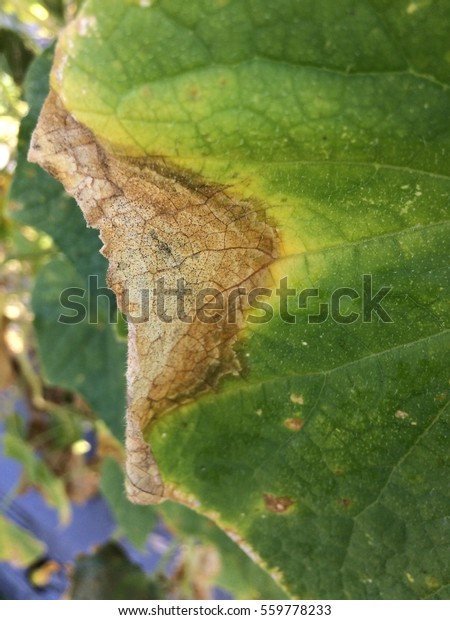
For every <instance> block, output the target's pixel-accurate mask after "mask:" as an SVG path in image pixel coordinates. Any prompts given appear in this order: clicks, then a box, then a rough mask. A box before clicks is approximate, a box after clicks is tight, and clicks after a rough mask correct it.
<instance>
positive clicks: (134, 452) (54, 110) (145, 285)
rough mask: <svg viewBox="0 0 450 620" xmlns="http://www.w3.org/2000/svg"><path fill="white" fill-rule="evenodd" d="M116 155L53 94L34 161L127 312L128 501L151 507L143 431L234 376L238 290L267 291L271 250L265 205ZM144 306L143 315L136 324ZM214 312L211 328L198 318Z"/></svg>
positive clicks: (154, 478) (154, 487) (154, 491)
mask: <svg viewBox="0 0 450 620" xmlns="http://www.w3.org/2000/svg"><path fill="white" fill-rule="evenodd" d="M116 150H117V149H114V148H112V146H111V145H105V144H100V143H99V142H98V141H97V140H96V138H95V136H94V135H93V133H92V132H91V131H90V130H89V129H88V128H87V127H85V126H83V125H81V124H80V123H78V122H77V120H76V119H75V118H74V117H73V116H72V115H71V114H69V112H68V111H67V110H66V109H65V108H64V105H63V104H62V102H61V100H60V99H59V98H58V96H57V95H56V94H55V93H54V92H51V93H50V95H49V97H48V99H47V101H46V103H45V105H44V107H43V110H42V113H41V116H40V119H39V122H38V125H37V127H36V130H35V132H34V135H33V139H32V144H31V148H30V153H29V158H30V160H31V161H34V162H37V163H39V164H40V165H41V166H43V167H44V168H46V169H47V170H48V171H49V172H50V173H51V174H52V175H53V176H55V177H56V178H58V179H59V180H60V181H61V182H62V183H63V185H64V187H65V188H66V190H67V191H68V192H69V193H70V194H72V195H73V196H74V197H75V198H76V200H77V202H78V204H79V205H80V207H81V209H82V211H83V213H84V216H85V219H86V222H87V223H88V225H89V226H92V227H95V228H98V229H99V231H100V238H101V240H102V241H103V244H104V245H103V248H102V253H103V254H104V255H105V256H106V257H107V259H108V261H109V270H108V285H109V286H110V287H111V288H112V289H113V290H114V292H115V293H116V295H117V299H118V304H119V307H120V308H121V310H122V311H123V312H124V313H125V314H127V313H128V314H129V315H130V322H129V345H128V371H127V381H128V409H127V441H126V447H127V480H128V481H127V489H128V494H129V497H130V499H132V501H135V502H138V503H153V502H157V501H160V500H161V499H162V498H164V497H165V494H164V484H163V481H162V478H161V475H160V472H159V469H158V467H157V465H156V463H155V460H154V458H153V455H152V453H151V449H150V447H149V445H148V443H147V442H146V441H145V439H144V436H143V433H144V432H145V429H146V428H147V427H148V426H149V424H151V423H153V422H154V421H155V420H156V419H157V418H158V417H159V416H161V415H164V414H166V413H167V412H169V411H170V410H172V409H173V408H174V407H176V406H178V405H179V404H181V403H184V402H187V401H189V400H191V399H192V398H194V397H195V396H197V395H198V394H199V393H201V392H204V391H206V390H208V389H211V388H213V387H214V386H215V385H217V382H218V380H219V379H220V377H222V376H223V375H224V374H228V373H235V374H237V373H239V370H240V366H239V362H238V359H237V357H236V354H235V352H234V349H233V345H234V343H235V341H236V338H237V336H238V333H239V332H240V330H242V328H243V325H244V316H245V311H246V295H245V293H241V292H240V291H241V290H242V291H246V292H248V291H249V290H251V289H252V288H255V287H258V286H262V285H267V284H268V283H269V284H270V281H269V276H268V266H269V265H270V263H271V262H272V261H273V260H274V259H275V258H276V256H277V245H278V241H277V235H276V232H275V229H274V227H273V226H271V225H270V224H269V223H268V222H267V221H266V219H265V215H264V213H265V212H264V209H263V208H262V207H261V206H257V205H255V204H252V203H251V202H250V201H243V200H239V199H236V198H235V197H233V196H231V195H229V194H228V193H227V188H225V187H223V186H218V185H213V184H210V183H206V182H205V181H204V180H203V179H199V178H198V177H196V176H195V175H192V174H190V173H189V172H188V171H179V170H177V169H175V168H173V167H172V168H171V167H170V166H169V165H167V162H164V161H163V160H162V159H161V158H152V157H150V156H149V157H146V158H130V157H124V156H121V155H118V154H117V153H116V152H115V151H116ZM158 281H159V282H161V281H163V285H164V287H165V288H164V290H167V291H172V293H171V294H168V295H166V296H163V297H164V299H163V301H164V313H165V315H164V316H166V317H172V320H171V321H166V320H162V319H161V316H160V308H158V299H157V295H155V294H154V293H155V291H156V290H157V289H158V286H159V285H158ZM180 281H182V282H183V283H184V286H185V287H186V289H188V290H189V291H191V293H190V294H189V295H186V296H185V298H184V301H183V316H184V317H187V318H188V319H189V320H180V318H179V305H177V304H179V296H177V295H176V294H173V291H176V290H177V286H179V284H178V283H179V282H180ZM207 289H212V290H214V291H217V294H216V297H219V296H221V304H220V305H221V308H220V312H219V313H218V312H217V311H215V312H210V313H209V314H208V312H207V311H205V308H204V307H201V306H200V307H199V306H198V295H199V293H200V292H201V291H204V290H207ZM145 291H147V293H148V294H147V295H145ZM143 292H144V297H143ZM212 297H214V295H213V296H212ZM144 298H145V300H146V301H147V302H148V308H146V310H147V314H145V315H143V316H144V320H141V321H139V320H134V318H135V317H136V311H139V310H142V306H143V299H144ZM208 300H209V301H210V298H208V297H205V303H206V302H207V301H208ZM230 300H232V303H233V307H230V304H231V301H230ZM218 314H219V315H220V316H219V318H218V319H217V315H218ZM211 315H213V316H215V318H216V319H217V320H214V321H210V320H205V316H206V317H207V318H208V317H210V316H211ZM230 317H232V320H230Z"/></svg>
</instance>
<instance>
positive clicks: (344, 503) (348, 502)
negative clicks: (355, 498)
mask: <svg viewBox="0 0 450 620" xmlns="http://www.w3.org/2000/svg"><path fill="white" fill-rule="evenodd" d="M352 504H353V502H352V500H351V499H348V498H346V497H345V498H344V499H341V505H342V507H343V508H349V507H350V506H351V505H352Z"/></svg>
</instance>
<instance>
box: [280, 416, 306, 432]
mask: <svg viewBox="0 0 450 620" xmlns="http://www.w3.org/2000/svg"><path fill="white" fill-rule="evenodd" d="M283 426H285V427H286V428H287V429H289V430H290V431H292V432H293V433H297V432H298V431H299V430H301V428H302V427H303V420H302V419H301V418H287V419H286V420H285V421H284V422H283Z"/></svg>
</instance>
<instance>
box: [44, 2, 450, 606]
mask: <svg viewBox="0 0 450 620" xmlns="http://www.w3.org/2000/svg"><path fill="white" fill-rule="evenodd" d="M147 4H150V3H142V2H141V3H140V2H138V1H137V0H136V1H132V0H127V1H125V0H123V1H122V2H117V3H114V5H113V6H108V7H106V6H105V3H104V2H102V1H101V0H91V1H89V2H87V3H86V5H85V8H84V11H83V12H82V13H81V15H80V17H79V18H78V20H77V21H75V22H74V23H73V24H72V25H71V26H70V27H69V28H68V29H67V30H66V31H65V33H64V34H63V36H62V38H61V40H60V44H59V48H58V53H57V56H56V64H55V68H54V71H53V74H52V75H53V77H52V84H53V87H54V89H55V90H56V91H57V92H58V93H59V95H60V97H61V98H62V100H63V102H64V105H65V106H66V108H67V109H68V110H69V112H71V113H72V114H74V115H75V116H76V118H77V120H78V121H79V122H81V123H83V124H84V125H86V126H87V127H88V128H89V129H90V130H91V131H92V132H93V133H94V134H95V136H96V138H97V140H98V141H99V142H100V143H101V144H102V145H103V146H104V147H105V148H107V149H108V150H109V151H110V152H113V153H116V154H120V155H122V156H123V155H132V156H149V157H150V158H152V157H153V158H157V161H158V162H162V164H161V165H162V166H165V165H167V166H168V168H169V170H170V169H173V168H174V167H176V168H178V169H180V168H181V170H182V172H183V174H184V175H185V176H186V178H188V179H190V183H191V184H192V183H195V179H197V178H198V177H199V176H201V177H202V178H203V179H204V180H205V182H207V183H209V184H220V185H222V186H223V185H225V186H227V189H226V191H227V195H229V196H231V197H232V198H234V199H239V200H247V201H250V202H251V203H252V204H257V205H260V209H261V210H264V212H265V217H266V220H267V221H268V222H269V223H270V224H272V225H273V226H274V227H275V228H276V229H277V231H278V235H279V257H278V258H277V260H275V261H274V262H273V263H272V264H271V266H270V275H271V279H270V282H268V286H270V287H271V288H272V302H273V304H274V317H273V319H272V320H270V321H268V322H264V323H262V322H260V323H254V322H253V323H247V325H246V328H245V331H244V333H243V335H242V338H241V339H240V341H239V345H238V347H237V349H238V352H239V356H240V359H241V365H242V366H243V368H244V371H243V372H242V374H241V377H240V378H229V379H227V380H225V381H223V382H222V384H221V386H220V389H219V391H218V393H217V394H205V395H202V396H200V397H198V398H197V399H196V401H195V402H193V403H191V404H188V405H185V406H182V407H178V408H176V409H175V410H172V411H170V413H168V414H166V415H163V416H160V417H159V418H157V419H156V420H154V421H153V422H152V424H151V426H150V428H149V429H148V438H149V441H150V443H151V446H152V449H153V452H154V454H155V457H156V460H157V463H158V465H159V467H160V469H161V473H162V476H163V479H164V482H165V483H166V485H168V486H169V487H170V488H172V489H175V490H176V492H177V493H178V497H181V498H183V499H184V501H185V502H186V503H188V504H191V505H195V506H197V509H198V510H199V511H201V512H203V513H204V514H207V515H210V516H211V517H212V518H213V519H214V521H215V522H216V523H217V524H219V525H220V526H221V527H223V528H224V529H226V530H227V531H228V532H230V533H232V534H233V535H234V537H235V538H237V539H239V540H242V541H245V544H247V545H250V547H251V548H252V549H253V551H254V552H255V553H256V554H257V556H259V558H260V561H261V563H262V564H263V565H264V566H266V567H267V568H268V570H269V571H270V572H271V573H272V574H273V575H275V576H276V577H277V578H278V579H279V580H280V582H281V583H283V585H284V586H285V587H286V588H287V590H288V591H289V592H290V593H291V595H292V596H295V597H301V598H366V599H372V598H373V599H379V598H381V599H390V598H440V597H445V596H446V595H447V594H448V584H449V580H450V574H449V566H448V562H447V560H446V558H447V557H448V552H449V545H450V535H449V528H448V515H449V512H450V495H449V487H448V470H449V457H448V449H446V446H447V445H448V436H449V417H448V407H447V405H446V403H447V399H448V376H447V375H448V373H447V366H448V364H446V363H445V362H444V360H445V359H446V357H445V356H446V353H447V350H448V349H447V347H448V332H446V331H445V326H446V322H445V321H446V317H447V316H448V315H447V306H446V304H445V301H446V300H445V298H444V290H443V283H444V282H445V281H446V278H448V271H447V269H448V267H447V263H448V259H447V257H448V239H449V238H450V235H449V232H448V222H447V209H448V203H449V197H450V177H449V168H450V160H449V157H448V152H449V148H450V133H449V131H448V129H449V125H448V119H449V112H450V89H449V82H450V80H449V78H450V63H449V52H448V36H447V32H446V28H445V24H446V23H447V22H448V20H449V19H450V7H449V5H448V3H447V2H445V1H440V2H434V3H410V2H409V1H406V0H405V1H404V0H399V1H398V2H394V3H393V2H388V1H387V0H371V2H369V1H368V0H364V1H361V0H344V1H342V2H339V3H336V2H334V1H332V0H304V1H303V2H292V0H283V1H280V2H277V3H276V5H275V4H274V3H273V2H271V1H270V0H225V1H223V2H216V3H211V2H210V1H209V0H195V1H193V2H190V3H186V2H182V1H181V0H159V1H158V0H157V1H156V2H154V3H152V6H151V7H148V6H146V5H147ZM144 5H145V6H144ZM194 215H195V214H194ZM285 277H287V278H288V285H289V288H294V289H296V292H297V294H296V295H292V296H291V297H290V299H289V300H288V303H287V306H286V308H284V307H283V303H281V305H280V300H279V296H278V297H277V296H276V294H275V289H276V288H278V287H280V286H281V285H280V283H281V282H282V281H283V278H285ZM306 289H317V293H315V292H314V291H313V292H312V293H311V291H310V295H312V296H310V298H309V300H305V301H308V303H307V304H306V303H304V304H303V306H302V304H301V303H300V304H299V300H298V298H297V295H298V294H299V293H300V291H304V290H306ZM339 289H340V290H339ZM336 290H339V296H338V297H337V296H336V293H335V291H336ZM383 290H384V297H383V301H382V304H381V306H379V307H378V308H376V309H377V312H372V311H371V309H373V304H372V306H371V299H372V298H373V296H376V293H377V291H381V292H383ZM349 291H350V292H351V295H352V296H353V297H354V299H353V301H351V298H350V297H349V296H348V294H349ZM355 295H356V297H355ZM333 300H334V302H333ZM336 300H337V301H336ZM332 303H334V305H333V306H332V307H331V310H332V312H331V315H330V314H328V315H327V316H325V314H324V313H325V310H326V311H327V312H328V311H329V310H330V305H331V304H332ZM321 304H322V305H321ZM324 304H326V306H325V305H324ZM305 306H307V307H305ZM381 307H382V308H383V310H381ZM287 312H289V315H290V316H287V317H286V313H287ZM352 312H353V313H356V318H355V320H354V321H352V322H350V321H348V320H346V317H348V315H350V313H352ZM319 313H322V316H323V317H325V318H324V320H323V321H321V320H317V319H316V320H315V321H314V320H313V322H311V317H312V316H313V315H318V314H319ZM282 314H283V316H284V319H283V317H282V316H281V315H282ZM352 316H354V315H352ZM292 319H293V322H292ZM289 321H291V322H289ZM108 359H109V358H108Z"/></svg>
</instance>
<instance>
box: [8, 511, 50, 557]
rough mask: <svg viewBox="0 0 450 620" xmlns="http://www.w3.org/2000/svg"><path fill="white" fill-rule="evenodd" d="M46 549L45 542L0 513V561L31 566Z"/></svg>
mask: <svg viewBox="0 0 450 620" xmlns="http://www.w3.org/2000/svg"><path fill="white" fill-rule="evenodd" d="M44 551H45V545H44V544H43V543H41V542H40V541H38V540H36V539H35V538H33V537H32V536H31V534H29V533H28V532H27V531H26V530H24V529H23V528H22V527H19V526H18V525H16V524H15V523H12V522H11V521H9V520H8V519H7V518H6V517H4V516H3V515H2V514H0V561H2V562H10V563H11V564H14V565H16V566H29V565H30V564H32V563H33V562H34V561H35V560H37V559H38V558H39V557H40V556H41V555H42V554H43V553H44Z"/></svg>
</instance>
